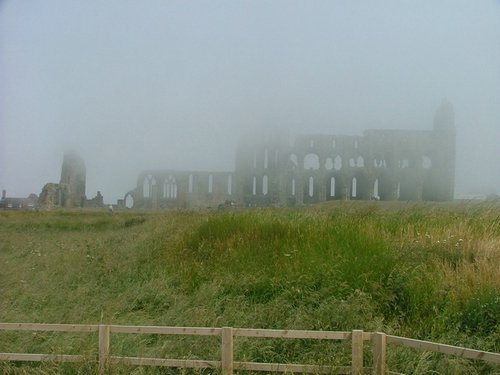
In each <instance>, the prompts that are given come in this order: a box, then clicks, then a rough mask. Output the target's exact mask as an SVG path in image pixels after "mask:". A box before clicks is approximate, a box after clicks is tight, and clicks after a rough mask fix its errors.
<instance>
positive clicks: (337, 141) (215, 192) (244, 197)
mask: <svg viewBox="0 0 500 375" xmlns="http://www.w3.org/2000/svg"><path fill="white" fill-rule="evenodd" d="M235 165H236V168H235V171H234V173H233V172H218V173H215V172H186V171H184V172H178V171H168V170H166V171H146V172H144V173H142V174H141V175H140V176H139V178H138V182H137V187H136V188H135V189H134V190H132V191H130V192H129V193H127V195H126V196H125V199H124V200H123V202H124V203H126V201H127V200H129V201H131V202H133V203H131V204H129V205H128V207H134V208H143V209H168V208H192V207H217V206H218V205H219V204H221V203H223V202H224V201H226V200H228V201H236V202H237V203H238V204H240V205H245V206H270V205H278V206H296V205H303V204H309V203H315V202H321V201H327V200H340V199H353V200H368V199H374V200H422V199H423V200H433V201H445V200H452V199H453V193H454V190H453V189H454V178H455V126H454V114H453V108H452V107H451V104H449V103H448V102H446V101H445V102H443V103H442V105H441V106H440V107H439V109H438V110H437V112H436V116H435V119H434V127H433V129H432V130H425V131H417V130H367V131H365V132H364V133H363V135H362V136H347V135H331V134H308V135H301V136H297V137H295V138H294V139H288V137H287V136H285V135H283V134H276V133H273V134H265V135H262V136H261V137H254V138H253V139H245V140H244V141H242V142H241V143H240V145H239V147H238V150H237V153H236V163H235ZM229 186H230V187H229Z"/></svg>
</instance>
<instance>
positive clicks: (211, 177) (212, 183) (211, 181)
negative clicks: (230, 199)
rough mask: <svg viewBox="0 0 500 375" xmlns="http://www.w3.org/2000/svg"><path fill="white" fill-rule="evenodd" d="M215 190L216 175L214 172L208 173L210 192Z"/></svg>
mask: <svg viewBox="0 0 500 375" xmlns="http://www.w3.org/2000/svg"><path fill="white" fill-rule="evenodd" d="M213 192H214V176H213V175H212V174H209V175H208V193H209V194H211V193H213Z"/></svg>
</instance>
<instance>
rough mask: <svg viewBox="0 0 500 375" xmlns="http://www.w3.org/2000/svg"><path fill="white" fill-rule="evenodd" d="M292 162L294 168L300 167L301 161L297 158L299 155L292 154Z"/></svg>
mask: <svg viewBox="0 0 500 375" xmlns="http://www.w3.org/2000/svg"><path fill="white" fill-rule="evenodd" d="M290 162H291V163H292V165H293V166H294V167H298V166H299V159H298V158H297V155H295V154H291V155H290Z"/></svg>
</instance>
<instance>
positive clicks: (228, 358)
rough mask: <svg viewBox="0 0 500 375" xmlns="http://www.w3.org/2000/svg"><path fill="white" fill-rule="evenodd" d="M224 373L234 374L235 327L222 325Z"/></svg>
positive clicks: (223, 374) (226, 374) (222, 363)
mask: <svg viewBox="0 0 500 375" xmlns="http://www.w3.org/2000/svg"><path fill="white" fill-rule="evenodd" d="M221 365H222V375H233V329H232V328H231V327H222V362H221Z"/></svg>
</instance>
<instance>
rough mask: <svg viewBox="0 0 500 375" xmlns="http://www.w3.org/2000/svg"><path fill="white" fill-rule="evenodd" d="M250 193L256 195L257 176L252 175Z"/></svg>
mask: <svg viewBox="0 0 500 375" xmlns="http://www.w3.org/2000/svg"><path fill="white" fill-rule="evenodd" d="M252 194H253V195H256V194H257V177H255V176H254V177H253V180H252Z"/></svg>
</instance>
